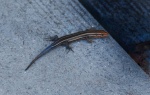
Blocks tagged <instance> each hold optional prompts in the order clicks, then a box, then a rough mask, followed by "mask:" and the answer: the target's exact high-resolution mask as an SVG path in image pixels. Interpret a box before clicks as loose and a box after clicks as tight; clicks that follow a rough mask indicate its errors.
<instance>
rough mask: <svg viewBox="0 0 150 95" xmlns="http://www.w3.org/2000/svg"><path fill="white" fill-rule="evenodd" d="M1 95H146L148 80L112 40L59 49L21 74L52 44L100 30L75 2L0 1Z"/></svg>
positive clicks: (62, 0)
mask: <svg viewBox="0 0 150 95" xmlns="http://www.w3.org/2000/svg"><path fill="white" fill-rule="evenodd" d="M0 18H1V19H0V95H150V80H149V77H148V76H147V75H146V74H145V73H144V72H143V71H142V70H141V68H140V67H139V66H138V65H137V64H136V63H135V62H134V61H133V60H132V59H131V58H130V57H129V56H128V55H127V53H126V52H125V51H124V50H123V49H122V48H121V47H120V46H119V45H118V44H117V43H116V41H114V40H113V38H112V37H111V36H109V37H108V38H105V39H96V40H94V41H95V42H94V43H92V44H89V43H87V42H86V41H78V42H75V43H73V44H71V46H72V47H73V50H74V53H73V52H69V53H68V54H67V51H66V50H65V48H64V47H58V48H57V49H55V50H53V51H51V52H50V53H48V54H47V55H45V56H44V57H42V58H41V59H39V60H38V61H36V64H34V65H33V66H32V67H31V68H30V69H29V70H28V71H26V72H25V71H24V69H25V68H26V67H27V65H28V64H29V63H30V62H31V60H32V59H33V58H34V57H35V56H36V55H37V54H38V53H40V52H41V51H42V50H43V49H44V48H45V47H46V46H48V45H49V44H50V43H51V42H48V41H45V40H44V38H45V37H47V36H49V35H51V36H54V35H58V36H63V35H66V34H70V33H73V32H77V31H80V30H85V29H87V28H90V27H92V26H94V27H96V28H98V29H102V27H101V26H100V25H99V24H98V23H97V22H96V21H95V20H94V19H93V18H92V17H91V15H90V14H89V13H88V12H87V11H86V10H85V9H84V8H83V7H82V5H80V3H79V2H78V1H77V0H76V1H73V0H45V1H44V0H0Z"/></svg>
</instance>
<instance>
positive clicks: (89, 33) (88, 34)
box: [25, 29, 108, 71]
mask: <svg viewBox="0 0 150 95" xmlns="http://www.w3.org/2000/svg"><path fill="white" fill-rule="evenodd" d="M107 36H108V32H106V31H104V30H96V29H87V30H85V31H79V32H77V33H73V34H70V35H66V36H62V37H60V38H58V37H57V36H55V38H53V39H52V40H53V41H54V42H53V43H52V44H51V45H49V46H48V47H47V48H46V49H44V50H43V51H42V52H41V53H40V54H39V55H37V56H36V57H35V58H34V59H33V60H32V62H31V63H30V64H29V65H28V67H27V68H26V69H25V71H26V70H28V69H29V67H30V66H31V65H32V64H33V63H34V62H35V61H36V60H37V59H39V58H40V57H41V56H43V55H45V54H46V53H48V52H49V51H51V50H53V49H55V48H56V47H58V46H66V49H69V50H72V49H71V47H70V46H69V44H70V43H71V42H74V41H77V40H80V39H82V40H87V41H88V42H91V39H93V38H104V37H107Z"/></svg>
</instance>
